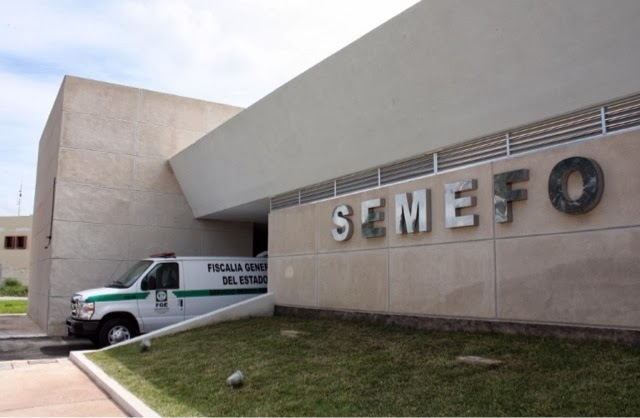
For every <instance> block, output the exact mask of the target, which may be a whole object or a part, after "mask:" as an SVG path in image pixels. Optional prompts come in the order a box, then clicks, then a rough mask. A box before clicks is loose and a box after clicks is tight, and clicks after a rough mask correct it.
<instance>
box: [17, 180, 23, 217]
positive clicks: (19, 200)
mask: <svg viewBox="0 0 640 418" xmlns="http://www.w3.org/2000/svg"><path fill="white" fill-rule="evenodd" d="M21 203H22V179H20V190H18V216H20V204H21Z"/></svg>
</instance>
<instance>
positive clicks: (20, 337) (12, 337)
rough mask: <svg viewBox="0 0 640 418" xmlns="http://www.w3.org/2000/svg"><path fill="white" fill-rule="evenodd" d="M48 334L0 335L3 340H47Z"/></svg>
mask: <svg viewBox="0 0 640 418" xmlns="http://www.w3.org/2000/svg"><path fill="white" fill-rule="evenodd" d="M47 337H48V335H47V334H44V333H42V334H18V335H0V341H1V340H25V339H28V338H47Z"/></svg>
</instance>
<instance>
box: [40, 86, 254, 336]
mask: <svg viewBox="0 0 640 418" xmlns="http://www.w3.org/2000/svg"><path fill="white" fill-rule="evenodd" d="M240 110H241V109H240V108H236V107H232V106H226V105H220V104H216V103H209V102H204V101H201V100H195V99H188V98H184V97H178V96H173V95H168V94H163V93H157V92H152V91H148V90H141V89H136V88H130V87H125V86H119V85H114V84H108V83H102V82H97V81H93V80H86V79H81V78H76V77H68V76H67V77H65V80H64V82H63V85H62V87H61V93H60V95H59V99H58V101H57V102H56V105H55V106H54V109H53V111H52V114H51V117H50V120H49V122H48V124H47V127H46V128H45V133H44V134H43V137H42V140H41V144H40V155H39V162H38V178H37V186H36V189H37V190H36V207H35V211H34V213H35V216H34V224H35V225H36V228H37V231H38V232H37V243H38V246H39V248H38V249H37V251H36V252H35V254H34V259H33V263H32V264H33V265H34V274H33V275H32V276H31V280H30V281H31V283H32V286H34V287H35V288H36V289H37V291H36V293H35V294H33V295H31V296H32V298H31V299H30V304H29V309H30V310H29V312H30V315H31V316H32V317H33V318H34V319H36V321H37V322H38V324H39V325H40V326H42V327H43V328H44V329H45V330H46V331H47V332H48V333H49V334H62V333H63V332H64V331H65V330H66V327H65V325H64V319H65V318H66V316H68V314H69V312H68V310H69V299H70V297H71V295H72V294H73V293H74V292H76V291H78V290H82V289H87V288H92V287H98V286H102V285H104V284H105V283H106V282H107V281H109V280H115V279H116V278H117V277H118V276H119V275H120V274H122V273H123V272H124V271H125V270H126V269H127V268H128V267H129V266H130V264H131V261H132V260H137V259H140V258H144V257H148V256H149V255H150V254H154V253H158V252H164V251H173V252H176V253H177V254H180V255H195V256H197V255H214V254H215V255H238V256H250V255H252V254H251V252H252V233H253V232H252V224H250V223H225V222H217V221H202V220H197V219H194V217H193V214H192V212H191V209H190V207H189V205H188V203H187V201H186V200H185V198H184V196H183V194H182V191H181V189H180V186H179V185H178V183H177V181H176V179H175V176H174V175H173V172H172V171H171V168H170V166H169V163H168V162H167V158H169V157H170V156H172V155H173V154H175V153H176V152H178V151H180V150H181V149H183V148H184V147H186V146H188V145H189V144H191V143H193V142H194V141H196V140H197V139H198V138H200V137H201V136H202V135H204V134H205V133H206V132H208V131H209V130H211V129H213V128H215V127H216V126H217V125H218V124H220V123H222V122H224V121H225V120H226V119H227V118H229V117H231V116H232V115H234V114H236V113H238V112H239V111H240ZM54 177H56V188H55V206H54V209H53V227H52V229H51V231H52V233H51V236H52V238H51V243H50V246H49V248H48V249H46V250H45V249H44V247H45V246H47V243H48V240H47V239H46V237H47V236H49V234H50V219H51V210H52V209H51V201H52V197H53V192H52V191H53V179H54Z"/></svg>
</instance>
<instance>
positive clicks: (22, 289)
mask: <svg viewBox="0 0 640 418" xmlns="http://www.w3.org/2000/svg"><path fill="white" fill-rule="evenodd" d="M28 291H29V288H28V287H27V286H25V285H23V284H22V283H20V281H19V280H17V279H13V278H10V279H6V280H5V281H4V283H2V285H0V296H27V293H28Z"/></svg>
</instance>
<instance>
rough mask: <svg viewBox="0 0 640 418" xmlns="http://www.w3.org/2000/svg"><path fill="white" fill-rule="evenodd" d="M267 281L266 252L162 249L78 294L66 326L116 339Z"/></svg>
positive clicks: (243, 295) (206, 308)
mask: <svg viewBox="0 0 640 418" xmlns="http://www.w3.org/2000/svg"><path fill="white" fill-rule="evenodd" d="M267 281H268V279H267V259H266V258H238V257H176V256H175V254H173V253H167V254H159V255H155V256H151V257H150V258H145V259H144V260H140V261H138V262H137V263H135V264H134V265H133V266H132V267H131V268H130V269H129V271H127V272H126V273H125V274H123V275H122V277H120V278H119V279H118V280H116V281H114V282H112V283H110V284H109V285H107V286H105V287H101V288H98V289H90V290H84V291H82V292H78V293H76V294H74V295H73V296H72V297H71V316H70V317H69V318H67V331H68V333H69V335H74V336H78V337H83V338H89V339H90V340H92V341H93V342H94V343H95V344H97V345H100V346H106V345H111V344H115V343H118V342H120V341H124V340H128V339H129V338H132V337H135V336H136V335H138V334H142V333H146V332H150V331H154V330H156V329H159V328H162V327H166V326H167V325H171V324H175V323H177V322H180V321H184V320H185V319H189V318H193V317H195V316H198V315H202V314H204V313H207V312H211V311H214V310H216V309H218V308H222V307H224V306H228V305H231V304H234V303H237V302H241V301H243V300H246V299H250V298H252V297H255V296H257V295H260V294H263V293H266V292H267Z"/></svg>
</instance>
